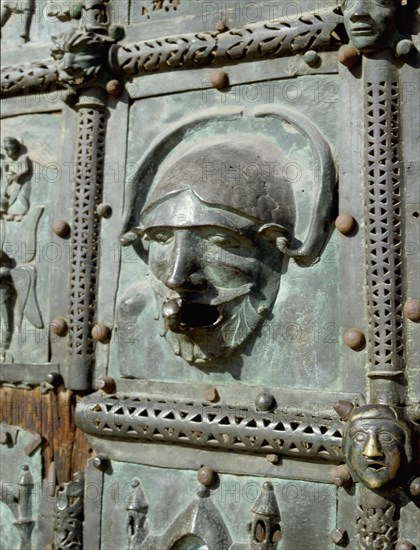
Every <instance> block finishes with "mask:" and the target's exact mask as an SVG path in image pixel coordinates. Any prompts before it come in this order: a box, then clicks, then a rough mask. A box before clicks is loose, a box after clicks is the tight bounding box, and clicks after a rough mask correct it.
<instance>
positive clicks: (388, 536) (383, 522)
mask: <svg viewBox="0 0 420 550" xmlns="http://www.w3.org/2000/svg"><path fill="white" fill-rule="evenodd" d="M399 518H400V509H399V507H398V506H397V505H395V504H393V503H392V502H389V501H388V500H386V499H384V498H382V497H380V496H379V495H375V494H374V493H372V492H370V491H368V489H366V488H365V487H363V486H362V487H360V495H359V504H358V508H357V520H356V521H357V530H358V538H359V541H358V542H359V548H360V549H361V550H372V548H394V547H395V544H396V542H397V541H398V522H399Z"/></svg>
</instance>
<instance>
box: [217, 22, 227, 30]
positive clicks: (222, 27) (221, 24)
mask: <svg viewBox="0 0 420 550" xmlns="http://www.w3.org/2000/svg"><path fill="white" fill-rule="evenodd" d="M216 31H218V32H225V31H227V27H226V24H225V23H224V22H223V21H218V22H217V23H216Z"/></svg>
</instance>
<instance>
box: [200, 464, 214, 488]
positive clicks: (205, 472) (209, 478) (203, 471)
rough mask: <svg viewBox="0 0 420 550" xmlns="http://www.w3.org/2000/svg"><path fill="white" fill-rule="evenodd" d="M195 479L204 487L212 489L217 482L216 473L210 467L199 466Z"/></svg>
mask: <svg viewBox="0 0 420 550" xmlns="http://www.w3.org/2000/svg"><path fill="white" fill-rule="evenodd" d="M197 479H198V481H199V482H200V483H201V485H203V486H204V487H212V486H213V485H214V484H215V483H216V481H217V473H216V472H215V471H214V470H213V468H211V467H210V466H201V468H200V469H199V470H198V472H197Z"/></svg>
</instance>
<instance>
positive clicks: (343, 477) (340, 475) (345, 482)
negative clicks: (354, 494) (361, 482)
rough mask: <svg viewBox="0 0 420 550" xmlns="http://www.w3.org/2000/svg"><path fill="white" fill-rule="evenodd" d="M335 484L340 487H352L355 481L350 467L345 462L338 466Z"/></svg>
mask: <svg viewBox="0 0 420 550" xmlns="http://www.w3.org/2000/svg"><path fill="white" fill-rule="evenodd" d="M333 481H334V485H335V486H336V487H337V488H338V487H350V485H351V484H352V483H353V480H352V478H351V475H350V472H349V469H348V468H347V466H346V465H345V464H341V465H340V466H337V468H336V469H335V473H334V479H333Z"/></svg>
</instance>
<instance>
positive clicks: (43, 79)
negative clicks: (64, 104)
mask: <svg viewBox="0 0 420 550" xmlns="http://www.w3.org/2000/svg"><path fill="white" fill-rule="evenodd" d="M57 80H58V73H57V67H56V63H55V61H53V60H52V59H46V60H44V61H37V62H34V63H28V64H25V65H14V66H11V67H4V68H3V69H2V70H1V86H0V93H1V97H9V96H16V95H23V94H25V93H28V94H29V93H31V94H34V93H37V92H43V93H46V92H54V91H56V90H57V88H63V86H62V85H61V84H59V83H58V82H57Z"/></svg>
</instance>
